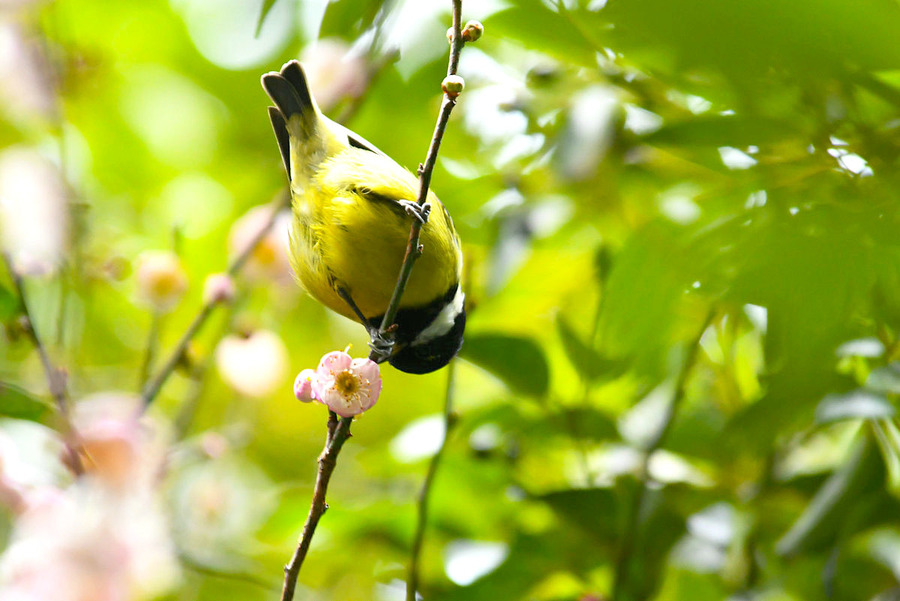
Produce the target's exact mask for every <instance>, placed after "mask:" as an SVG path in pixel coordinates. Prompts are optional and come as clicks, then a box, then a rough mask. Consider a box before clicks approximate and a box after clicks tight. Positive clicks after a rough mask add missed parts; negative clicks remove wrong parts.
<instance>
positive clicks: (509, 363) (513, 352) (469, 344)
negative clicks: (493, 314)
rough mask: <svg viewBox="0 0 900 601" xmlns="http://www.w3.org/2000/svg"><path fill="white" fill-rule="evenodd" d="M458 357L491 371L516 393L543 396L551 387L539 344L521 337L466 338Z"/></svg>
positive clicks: (481, 335) (491, 335)
mask: <svg viewBox="0 0 900 601" xmlns="http://www.w3.org/2000/svg"><path fill="white" fill-rule="evenodd" d="M460 357H462V358H464V359H466V360H468V361H471V362H472V363H474V364H475V365H477V366H479V367H482V368H484V369H486V370H487V371H489V372H491V373H492V374H494V375H495V376H497V377H498V378H500V379H501V380H503V382H504V383H505V384H506V385H507V386H509V387H510V389H512V390H513V392H516V393H518V394H524V395H528V396H533V397H543V396H545V395H546V394H547V390H548V389H549V386H550V368H549V366H548V365H547V358H546V357H545V356H544V351H543V350H541V347H540V346H538V344H537V343H536V342H535V341H534V340H532V339H530V338H524V337H521V336H508V335H506V334H472V335H469V336H466V342H465V344H463V348H462V351H461V352H460Z"/></svg>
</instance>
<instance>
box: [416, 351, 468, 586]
mask: <svg viewBox="0 0 900 601" xmlns="http://www.w3.org/2000/svg"><path fill="white" fill-rule="evenodd" d="M455 366H456V361H451V362H450V365H448V366H447V392H446V396H445V398H444V440H443V441H441V446H440V447H438V450H437V452H435V454H434V455H433V456H432V457H431V462H430V463H429V464H428V471H427V472H426V474H425V481H424V482H423V483H422V490H421V491H419V503H418V512H417V521H416V533H415V535H414V536H413V544H412V551H411V552H410V556H409V578H408V579H407V580H406V601H416V589H418V588H419V556H420V555H421V553H422V544H423V543H424V542H425V528H426V526H427V525H428V500H429V497H430V495H431V489H432V487H433V485H434V477H435V474H437V470H438V467H439V465H440V463H441V458H442V457H443V455H444V449H445V448H446V447H447V441H448V440H449V439H450V432H451V431H452V430H453V427H454V426H455V425H456V416H455V414H454V413H453V391H454V380H453V376H454V373H455V371H456V368H455Z"/></svg>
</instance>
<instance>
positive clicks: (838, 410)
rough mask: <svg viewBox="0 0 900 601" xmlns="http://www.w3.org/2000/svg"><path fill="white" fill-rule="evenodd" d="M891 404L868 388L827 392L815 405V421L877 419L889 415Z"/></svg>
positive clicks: (890, 413)
mask: <svg viewBox="0 0 900 601" xmlns="http://www.w3.org/2000/svg"><path fill="white" fill-rule="evenodd" d="M894 413H895V410H894V407H893V405H891V403H890V402H889V401H888V400H887V399H886V398H885V397H883V396H882V395H880V394H878V393H875V392H870V391H868V390H853V391H850V392H845V393H843V394H829V395H827V396H826V397H825V398H824V399H822V401H821V402H820V403H819V406H818V407H816V421H817V422H819V423H822V424H824V423H828V422H833V421H838V420H842V419H879V418H886V417H891V416H893V415H894Z"/></svg>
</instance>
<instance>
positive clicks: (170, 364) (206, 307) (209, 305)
mask: <svg viewBox="0 0 900 601" xmlns="http://www.w3.org/2000/svg"><path fill="white" fill-rule="evenodd" d="M289 199H290V193H289V192H285V194H284V196H279V198H277V199H276V200H275V201H273V202H272V204H271V211H270V214H269V218H268V220H267V221H266V223H265V224H264V225H263V227H262V228H260V230H259V232H258V233H257V234H256V236H254V237H253V239H252V240H250V242H249V243H248V244H247V246H246V247H245V248H244V249H243V250H242V251H241V252H240V253H239V254H238V255H237V256H236V257H235V258H234V260H233V261H232V262H231V264H230V265H229V266H228V269H227V270H226V273H227V274H228V275H230V276H236V275H237V274H238V273H240V271H241V269H243V268H244V264H245V263H246V262H247V260H248V259H249V258H250V255H252V254H253V251H254V250H255V249H256V247H257V245H259V243H260V242H262V240H263V239H264V238H265V237H266V236H267V235H268V234H269V232H270V231H271V229H272V227H273V226H274V225H275V221H276V220H277V219H278V213H279V211H280V210H281V209H282V208H283V207H286V206H288V203H289ZM219 304H221V299H216V298H213V299H209V300H208V301H206V302H204V303H203V306H202V307H200V311H199V312H198V313H197V316H196V317H194V320H193V321H192V322H191V323H190V325H189V326H188V327H187V330H185V332H184V334H182V336H181V338H180V339H179V340H178V342H177V343H176V344H175V348H174V349H173V350H172V352H171V353H170V354H169V357H168V359H166V361H165V363H163V366H162V367H161V368H160V369H159V371H158V372H157V373H156V375H155V376H153V378H151V379H150V380H149V381H148V382H147V385H146V386H145V387H144V390H143V392H142V393H141V399H142V400H143V405H144V408H146V407H147V406H149V405H150V403H152V402H153V399H155V398H156V395H157V394H159V391H160V389H161V388H162V387H163V384H165V383H166V380H168V379H169V376H171V375H172V372H174V371H175V368H176V367H178V364H179V363H180V362H181V361H182V358H183V357H184V354H185V352H186V351H187V347H188V345H189V344H190V343H191V340H193V339H194V336H196V335H197V332H199V331H200V328H202V327H203V324H205V323H206V320H207V319H209V316H210V315H212V312H213V310H214V309H215V308H216V306H218V305H219Z"/></svg>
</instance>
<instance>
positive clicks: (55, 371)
mask: <svg viewBox="0 0 900 601" xmlns="http://www.w3.org/2000/svg"><path fill="white" fill-rule="evenodd" d="M3 260H4V262H5V263H6V269H7V270H8V271H9V276H10V278H12V282H13V288H14V289H15V292H16V296H17V300H18V302H19V311H20V312H21V314H22V316H23V318H24V321H25V323H24V324H23V325H24V328H23V329H24V331H25V334H26V335H27V336H28V339H29V340H31V343H32V344H33V345H34V348H35V349H36V350H37V352H38V356H39V357H40V358H41V365H43V367H44V374H45V376H46V378H47V386H48V388H49V389H50V396H52V397H53V400H54V401H55V403H56V409H57V411H58V412H59V416H60V419H61V420H62V430H63V432H62V434H63V439H64V441H65V445H66V452H67V454H68V455H69V463H70V465H71V467H72V471H73V472H75V474H76V475H78V476H80V475H81V474H83V473H84V465H83V464H82V462H81V455H80V453H79V448H80V447H81V445H80V444H78V443H77V440H78V433H77V432H76V431H75V427H74V426H73V425H72V416H71V414H70V412H69V391H68V388H67V385H66V372H65V371H64V370H62V369H60V368H58V367H56V366H55V365H54V364H53V361H52V360H51V359H50V354H49V353H48V352H47V347H45V346H44V343H43V342H42V341H41V337H40V336H38V333H37V330H35V329H34V319H33V318H32V317H31V312H30V310H29V309H28V302H27V301H26V300H25V285H24V283H23V281H22V276H21V275H20V274H19V272H18V271H16V269H15V266H14V265H13V261H12V258H11V257H10V256H9V255H7V254H6V253H3Z"/></svg>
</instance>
